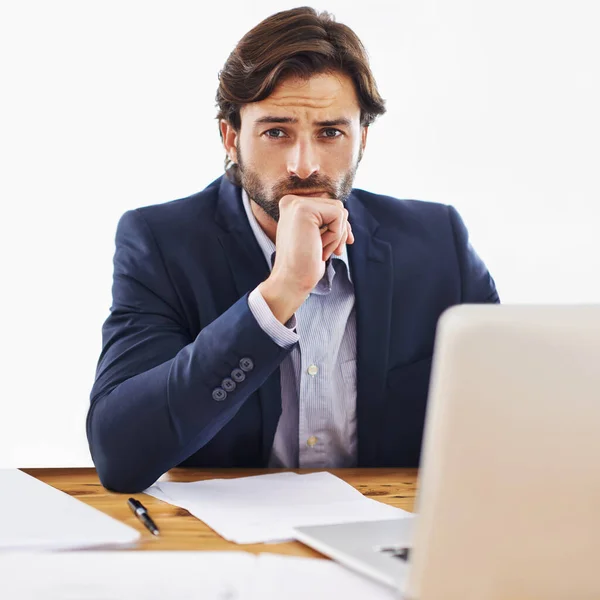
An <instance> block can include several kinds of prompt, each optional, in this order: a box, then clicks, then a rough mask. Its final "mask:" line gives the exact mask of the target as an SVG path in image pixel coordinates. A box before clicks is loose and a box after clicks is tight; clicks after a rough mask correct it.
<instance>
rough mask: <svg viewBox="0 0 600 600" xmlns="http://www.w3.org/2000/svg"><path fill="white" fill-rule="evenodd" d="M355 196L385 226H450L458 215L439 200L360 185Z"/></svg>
mask: <svg viewBox="0 0 600 600" xmlns="http://www.w3.org/2000/svg"><path fill="white" fill-rule="evenodd" d="M352 196H353V197H354V198H355V200H357V201H358V203H359V204H360V206H361V208H362V209H363V210H364V211H366V212H367V213H368V214H369V215H370V216H371V217H372V218H374V219H375V220H376V221H377V222H378V224H379V226H380V227H382V228H383V229H388V228H390V229H397V228H401V229H406V228H408V229H412V230H415V229H417V230H418V229H426V230H431V229H437V228H440V227H443V228H445V229H447V228H448V227H449V226H450V225H451V222H452V219H453V217H454V215H455V214H457V213H456V211H455V209H454V208H453V207H451V206H448V205H447V204H442V203H439V202H430V201H426V200H415V199H402V198H395V197H393V196H386V195H382V194H374V193H372V192H368V191H366V190H361V189H357V188H355V189H353V190H352Z"/></svg>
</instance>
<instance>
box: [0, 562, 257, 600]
mask: <svg viewBox="0 0 600 600" xmlns="http://www.w3.org/2000/svg"><path fill="white" fill-rule="evenodd" d="M256 560H257V559H256V557H255V556H254V555H252V554H248V553H246V552H142V551H136V552H95V551H88V552H55V553H43V554H42V553H38V554H29V553H17V554H11V555H8V554H3V555H1V554H0V597H2V598H7V599H8V598H10V600H42V599H43V600H168V599H171V598H173V599H176V600H196V599H197V600H252V593H253V592H252V590H253V589H254V588H255V586H256V584H255V578H256V573H255V571H256V568H255V567H256Z"/></svg>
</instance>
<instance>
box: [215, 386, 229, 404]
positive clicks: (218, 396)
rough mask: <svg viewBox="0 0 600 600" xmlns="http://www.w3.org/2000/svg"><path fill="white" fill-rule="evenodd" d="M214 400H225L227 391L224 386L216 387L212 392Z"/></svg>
mask: <svg viewBox="0 0 600 600" xmlns="http://www.w3.org/2000/svg"><path fill="white" fill-rule="evenodd" d="M212 397H213V400H216V401H217V402H223V400H225V398H227V392H226V391H225V390H224V389H223V388H220V387H218V388H215V389H214V390H213V393H212Z"/></svg>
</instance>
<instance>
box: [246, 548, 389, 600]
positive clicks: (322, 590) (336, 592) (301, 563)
mask: <svg viewBox="0 0 600 600" xmlns="http://www.w3.org/2000/svg"><path fill="white" fill-rule="evenodd" d="M399 597H400V595H399V593H398V592H397V591H395V590H393V589H392V588H390V587H387V586H384V585H382V584H380V583H377V582H376V581H373V580H371V579H367V578H366V577H363V576H361V575H358V574H357V573H354V572H353V571H350V570H348V569H346V568H345V567H343V566H341V565H339V564H337V563H335V562H333V561H331V560H321V559H312V558H299V557H295V556H280V555H277V554H261V555H260V560H259V561H258V569H257V573H256V579H255V587H254V591H253V599H254V600H281V599H282V598H285V600H307V599H310V600H332V599H333V598H343V600H354V599H356V600H398V599H399Z"/></svg>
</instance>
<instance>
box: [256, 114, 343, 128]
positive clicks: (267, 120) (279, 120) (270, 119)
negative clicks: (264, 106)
mask: <svg viewBox="0 0 600 600" xmlns="http://www.w3.org/2000/svg"><path fill="white" fill-rule="evenodd" d="M285 123H289V124H292V125H295V124H296V123H298V119H295V118H293V117H274V116H270V115H268V116H266V117H261V118H260V119H256V121H254V124H255V125H261V124H277V125H281V124H285ZM313 125H314V126H315V127H339V126H340V125H343V126H346V127H350V125H351V122H350V119H346V118H345V117H341V118H339V119H330V120H328V121H313Z"/></svg>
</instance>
